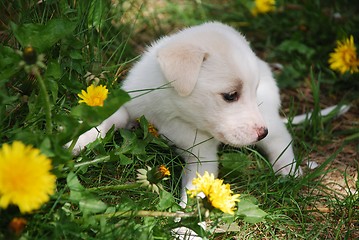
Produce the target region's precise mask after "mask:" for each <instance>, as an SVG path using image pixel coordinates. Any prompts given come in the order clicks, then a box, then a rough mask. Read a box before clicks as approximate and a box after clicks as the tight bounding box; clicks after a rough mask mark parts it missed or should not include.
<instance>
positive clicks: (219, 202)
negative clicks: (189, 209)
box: [187, 172, 240, 214]
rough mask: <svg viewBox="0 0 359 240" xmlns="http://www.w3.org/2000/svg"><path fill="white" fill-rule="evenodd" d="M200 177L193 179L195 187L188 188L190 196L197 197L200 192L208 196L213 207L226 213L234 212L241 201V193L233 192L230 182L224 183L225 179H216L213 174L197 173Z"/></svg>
mask: <svg viewBox="0 0 359 240" xmlns="http://www.w3.org/2000/svg"><path fill="white" fill-rule="evenodd" d="M197 176H198V178H195V179H193V182H192V183H193V185H194V186H195V189H193V190H188V192H187V193H188V194H190V197H192V198H193V197H196V196H197V195H198V194H199V193H201V192H202V193H203V194H204V195H205V196H206V199H207V201H208V202H209V203H210V204H211V206H212V207H214V208H217V209H219V210H221V211H222V212H224V213H229V214H234V210H235V206H236V202H239V196H240V195H239V194H234V195H232V194H233V191H232V190H231V189H230V185H229V184H223V180H220V179H215V178H214V175H213V174H209V173H208V172H205V173H204V174H203V176H201V175H200V174H198V173H197Z"/></svg>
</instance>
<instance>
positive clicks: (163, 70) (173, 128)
mask: <svg viewBox="0 0 359 240" xmlns="http://www.w3.org/2000/svg"><path fill="white" fill-rule="evenodd" d="M123 89H124V90H125V91H128V92H129V93H130V95H131V97H132V100H131V101H130V102H128V103H126V104H125V105H124V106H123V107H122V108H120V110H119V111H118V112H116V113H115V114H114V115H112V116H111V117H110V118H108V119H107V120H105V121H104V122H103V123H102V124H101V125H100V126H99V127H97V129H92V130H90V131H89V132H87V133H85V134H84V135H82V136H80V138H79V141H78V143H77V144H76V146H75V148H74V153H78V152H79V151H80V150H81V148H83V147H84V146H85V145H86V144H87V143H89V142H91V141H94V140H95V139H96V138H97V137H98V135H99V134H98V133H99V132H100V135H101V136H102V137H103V136H104V134H106V132H107V131H108V129H109V127H110V126H112V125H113V124H115V126H116V128H119V127H125V126H126V122H127V118H128V117H129V119H130V121H133V120H135V119H136V118H138V117H140V116H142V115H144V116H145V117H146V118H147V120H148V121H149V122H151V123H152V124H154V125H155V126H156V127H157V128H158V130H159V133H160V134H162V135H164V136H165V137H166V138H168V139H169V140H170V141H171V142H173V143H174V144H175V145H176V146H177V148H178V152H179V154H181V156H182V157H183V158H184V159H185V161H186V164H187V165H186V167H185V168H184V170H183V175H182V188H183V194H182V199H183V201H184V202H186V194H185V189H191V188H192V187H193V186H192V179H193V178H195V177H196V172H198V173H200V174H203V173H204V172H205V171H208V172H210V173H213V174H214V175H215V176H217V173H218V162H217V148H218V146H219V144H220V142H223V143H225V144H229V145H232V146H246V145H252V144H258V145H259V146H260V147H261V148H262V149H263V150H264V151H265V152H266V153H267V155H268V158H269V160H270V161H271V163H272V164H273V169H274V171H275V172H278V173H281V174H284V175H286V174H298V173H300V171H301V170H300V168H296V166H295V160H294V154H293V150H292V145H291V142H292V138H291V136H290V135H289V133H288V131H287V129H286V127H285V124H284V123H283V121H282V119H281V118H280V116H279V113H278V111H279V108H280V98H279V90H278V87H277V85H276V83H275V80H274V79H273V77H272V73H271V71H270V69H269V67H268V65H267V64H266V63H265V62H263V61H262V60H260V59H259V58H258V57H257V56H256V55H255V54H254V53H253V51H252V50H251V48H250V47H249V44H248V42H247V41H246V40H245V38H244V37H243V36H242V35H241V34H240V33H238V32H237V31H235V30H234V29H233V28H231V27H229V26H226V25H223V24H220V23H206V24H202V25H199V26H195V27H191V28H187V29H184V30H183V31H181V32H178V33H176V34H174V35H171V36H169V37H164V38H162V39H160V40H159V41H157V42H156V43H154V44H153V45H152V46H151V47H149V48H148V50H147V52H146V53H144V55H143V56H142V58H141V60H140V61H139V62H138V63H137V64H135V66H134V67H133V68H132V70H131V71H130V73H129V75H128V77H127V79H126V80H125V82H124V83H123ZM150 89H151V90H150ZM233 91H237V92H238V93H239V99H238V100H237V101H234V102H227V101H225V100H224V98H223V94H224V93H230V92H233ZM127 113H128V116H127ZM265 128H268V130H269V133H268V136H267V137H266V138H264V139H263V140H261V141H259V142H257V139H258V137H259V135H262V134H263V131H264V129H265ZM295 169H296V170H298V171H296V172H295Z"/></svg>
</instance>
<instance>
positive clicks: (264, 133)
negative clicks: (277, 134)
mask: <svg viewBox="0 0 359 240" xmlns="http://www.w3.org/2000/svg"><path fill="white" fill-rule="evenodd" d="M257 135H258V137H257V141H260V140H262V139H263V138H265V137H266V136H267V135H268V129H267V128H266V127H261V128H259V129H258V130H257Z"/></svg>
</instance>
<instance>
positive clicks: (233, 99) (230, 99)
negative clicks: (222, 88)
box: [222, 91, 239, 102]
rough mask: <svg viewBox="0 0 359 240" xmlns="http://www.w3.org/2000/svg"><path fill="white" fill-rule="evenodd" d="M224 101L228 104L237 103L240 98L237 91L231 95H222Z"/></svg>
mask: <svg viewBox="0 0 359 240" xmlns="http://www.w3.org/2000/svg"><path fill="white" fill-rule="evenodd" d="M222 96H223V99H224V101H226V102H236V101H237V100H238V98H239V94H238V92H236V91H233V92H229V93H222Z"/></svg>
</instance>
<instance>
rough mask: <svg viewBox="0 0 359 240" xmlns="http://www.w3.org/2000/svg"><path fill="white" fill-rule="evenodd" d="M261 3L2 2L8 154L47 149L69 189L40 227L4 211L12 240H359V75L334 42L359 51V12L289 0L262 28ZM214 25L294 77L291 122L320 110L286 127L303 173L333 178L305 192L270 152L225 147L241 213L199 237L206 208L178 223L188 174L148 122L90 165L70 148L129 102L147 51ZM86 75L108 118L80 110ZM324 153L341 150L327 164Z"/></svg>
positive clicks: (308, 181) (0, 132)
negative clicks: (156, 181) (183, 236)
mask: <svg viewBox="0 0 359 240" xmlns="http://www.w3.org/2000/svg"><path fill="white" fill-rule="evenodd" d="M252 4H253V3H252V1H250V0H243V1H226V2H224V3H223V2H222V1H202V2H200V1H193V2H192V1H181V2H180V3H178V4H177V3H172V2H171V1H166V0H163V1H149V2H147V3H146V2H145V3H142V2H141V1H136V0H132V1H120V0H119V1H112V3H110V1H105V0H92V1H44V2H42V3H34V1H20V0H18V1H14V2H13V3H11V4H10V3H5V2H2V3H0V8H2V9H3V10H2V11H3V13H2V14H1V16H0V20H1V21H0V30H1V32H0V41H1V45H0V55H1V56H2V57H1V59H0V138H1V144H4V143H10V142H12V141H14V140H20V141H22V142H24V143H25V144H31V145H33V146H34V147H36V148H39V149H40V150H41V151H42V152H43V153H44V154H46V155H47V156H49V157H50V158H51V160H52V164H53V167H54V170H53V172H54V174H55V175H56V176H57V179H58V180H57V188H56V193H55V194H54V195H53V196H51V200H50V201H49V202H47V203H46V204H44V205H43V206H42V207H41V209H39V210H37V211H35V212H33V213H31V214H20V212H19V210H18V209H17V207H16V206H10V207H8V208H7V209H0V239H171V234H170V230H171V229H173V228H174V227H178V226H181V225H184V226H188V227H190V228H191V229H194V230H196V231H198V233H200V234H201V235H203V236H204V237H206V238H208V239H355V238H358V237H359V226H358V224H359V223H358V219H359V215H358V208H359V203H358V190H355V188H356V187H358V181H357V178H355V176H354V177H353V176H352V175H353V173H356V174H357V175H356V176H358V163H357V160H358V159H355V156H356V158H357V155H355V153H354V154H353V153H352V152H353V151H357V150H358V144H357V141H358V133H357V130H358V118H357V115H355V114H357V113H358V107H357V106H358V100H357V96H358V94H359V92H358V89H359V88H358V81H357V79H358V74H357V73H356V74H349V73H347V74H344V75H340V74H337V73H335V72H333V71H332V70H330V69H329V67H328V63H327V59H328V56H329V53H330V52H331V51H333V48H334V47H335V41H336V40H338V39H342V38H343V37H346V36H349V35H353V36H354V38H355V41H356V43H357V42H358V41H359V39H357V36H359V29H358V28H357V27H356V26H357V25H358V24H359V17H358V15H357V14H355V13H356V12H357V11H358V7H357V6H356V5H355V6H353V4H350V2H349V1H341V2H340V3H339V2H337V1H295V0H293V1H290V3H288V1H277V12H274V13H268V14H264V15H258V16H257V17H253V16H252V15H251V14H250V11H249V8H250V7H251V6H252ZM334 13H340V17H337V18H334V17H333V14H334ZM336 16H339V15H336ZM207 20H218V21H223V22H225V23H228V24H231V25H232V26H234V27H236V28H238V29H239V30H240V31H242V32H243V33H244V34H245V35H246V36H247V38H248V40H250V41H251V44H252V46H253V48H254V49H255V51H256V52H257V54H258V55H259V56H261V57H263V58H264V59H265V60H267V61H269V62H279V63H281V64H282V65H283V69H282V70H281V71H279V72H278V73H276V77H277V79H278V81H279V86H281V87H282V88H283V89H282V90H283V92H284V94H286V93H287V94H286V95H285V96H286V98H287V99H290V100H289V101H288V102H283V105H284V106H283V107H284V110H283V111H284V113H285V114H286V115H288V116H289V117H291V116H293V115H295V114H297V113H302V112H303V111H309V110H313V115H312V117H311V118H309V119H308V120H307V121H305V122H304V123H303V124H301V125H298V126H290V125H289V126H288V128H289V129H290V131H291V132H292V134H293V136H294V145H295V152H296V156H297V160H298V162H300V163H302V165H303V166H304V165H305V163H306V161H307V160H308V159H310V160H315V161H318V162H319V163H321V165H320V167H318V168H316V169H314V170H309V169H307V168H305V167H304V168H305V175H304V176H303V177H301V178H298V179H293V178H291V177H279V176H276V175H275V174H274V173H273V171H272V170H271V168H270V164H269V163H268V162H267V161H266V159H265V157H264V156H262V155H261V154H260V152H259V151H258V149H252V148H243V149H233V148H230V147H227V146H223V148H222V149H221V151H220V154H219V158H220V159H221V169H220V177H221V178H223V179H224V180H225V182H226V183H230V184H231V189H233V191H234V192H235V193H240V194H241V199H242V201H241V202H240V204H239V205H238V211H237V212H236V214H235V215H234V216H230V215H225V214H222V213H220V212H219V211H213V212H211V214H210V216H209V219H208V228H207V231H204V230H201V229H200V228H199V227H198V225H197V222H199V221H200V220H201V219H202V217H203V216H199V215H197V211H196V209H197V203H196V201H195V200H193V201H192V202H190V204H189V206H188V208H187V209H186V210H185V214H183V215H181V214H179V215H181V216H182V220H181V222H180V223H178V222H175V221H174V220H175V217H174V215H176V211H178V210H181V209H180V208H179V206H178V202H179V196H180V178H181V170H182V168H183V162H182V160H181V159H180V157H179V156H178V155H177V154H176V153H175V148H174V147H173V146H170V144H169V143H168V142H167V141H166V140H164V139H161V138H156V137H154V136H153V135H152V134H150V133H148V126H147V122H146V120H145V119H142V120H141V121H140V124H139V127H137V128H135V129H132V130H120V131H117V132H114V131H110V133H109V134H108V135H107V136H106V138H104V139H102V140H97V141H95V142H94V143H92V144H90V145H89V146H88V148H87V149H86V150H85V151H83V152H82V153H81V154H80V155H79V156H78V157H73V156H72V155H71V154H70V152H69V151H68V150H67V149H65V148H63V147H62V146H63V145H64V144H65V143H66V142H68V141H70V140H71V139H75V138H76V137H77V136H78V135H79V134H80V133H81V132H83V131H85V130H86V129H88V128H89V127H92V126H96V125H97V124H98V123H99V122H101V121H102V120H103V119H104V118H105V117H106V116H109V115H110V114H111V113H112V112H113V111H115V110H116V109H117V108H118V107H119V106H120V105H122V104H123V102H125V101H126V100H128V98H127V94H126V93H124V92H122V91H121V90H120V82H121V80H122V79H123V78H124V77H125V76H126V73H127V70H128V69H130V67H131V65H132V64H133V63H134V62H135V61H136V60H137V59H138V55H139V53H140V52H141V49H143V47H144V46H146V45H147V44H149V43H150V41H152V40H154V39H156V38H157V37H159V36H160V35H163V34H167V33H169V32H173V31H174V29H179V28H181V27H183V26H187V25H193V24H198V23H201V22H203V21H207ZM28 45H31V46H32V47H33V48H34V49H35V50H36V51H37V53H38V54H43V55H44V59H45V60H44V64H45V65H46V68H38V69H39V74H38V75H36V74H34V72H31V71H30V72H26V71H25V70H24V68H23V67H21V66H20V65H19V64H20V61H21V60H22V57H21V56H20V55H19V53H18V52H17V50H20V51H21V50H22V49H23V48H24V47H26V46H28ZM357 46H358V45H357ZM87 72H90V73H91V74H93V75H94V76H96V77H97V78H98V81H99V82H100V83H101V84H104V85H106V86H107V87H108V89H109V91H110V93H112V94H110V97H109V100H108V101H107V104H106V106H105V107H104V108H95V109H93V108H89V107H86V106H78V97H77V93H79V92H80V91H81V90H82V89H85V88H86V86H88V85H89V84H90V83H91V81H90V82H89V81H88V79H86V77H85V75H86V73H87ZM41 82H43V83H44V84H42V83H41ZM293 92H294V93H295V94H292V95H290V93H293ZM308 93H309V94H308ZM115 96H116V97H115ZM338 96H339V97H338ZM333 103H334V104H335V103H349V104H351V105H352V110H351V112H352V113H351V114H349V115H347V118H348V119H347V120H346V122H345V123H341V119H335V118H334V117H333V116H331V117H330V118H324V117H322V116H320V114H318V110H319V109H320V108H321V107H323V106H329V105H331V104H333ZM353 116H354V117H353ZM355 116H356V117H355ZM79 119H81V120H83V123H79V121H78V120H79ZM347 122H349V123H347ZM338 124H339V125H340V127H338ZM333 145H334V147H333ZM325 146H328V148H329V146H331V148H330V149H328V150H325V152H323V147H324V149H325ZM348 148H349V150H350V151H348V150H347V149H348ZM0 161H1V159H0ZM338 161H339V162H341V161H342V162H343V164H344V165H345V164H347V168H345V171H344V172H343V171H342V172H340V176H339V178H340V180H341V181H342V182H343V184H342V185H343V186H342V187H343V189H344V191H339V192H338V191H337V190H336V188H335V187H333V185H330V184H328V181H327V177H328V176H332V174H333V173H335V172H336V171H337V167H338V164H337V162H338ZM162 164H164V165H166V167H167V168H168V169H169V170H170V172H171V176H170V177H169V179H168V180H163V181H161V184H162V185H163V190H161V191H160V194H157V193H153V192H151V191H150V190H148V189H147V188H144V187H138V186H136V177H137V170H138V169H143V168H147V166H150V167H156V166H159V165H162ZM352 169H355V171H356V172H355V171H354V172H353V171H352ZM349 170H350V171H349ZM353 179H354V180H353ZM335 180H336V179H331V181H332V182H335ZM353 181H354V183H353ZM355 181H356V182H355ZM329 183H331V182H330V181H329ZM338 184H340V183H339V182H338ZM111 186H114V187H111ZM115 186H116V187H115ZM350 188H352V189H353V188H354V191H353V192H350V191H348V190H347V189H350ZM187 213H188V214H187ZM186 214H187V215H189V216H187V215H186ZM14 217H23V218H25V219H26V220H27V225H26V228H25V229H22V230H21V231H19V233H18V234H15V233H14V231H13V230H11V229H10V228H9V223H10V221H11V220H12V219H13V218H14ZM219 228H221V229H222V231H219Z"/></svg>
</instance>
